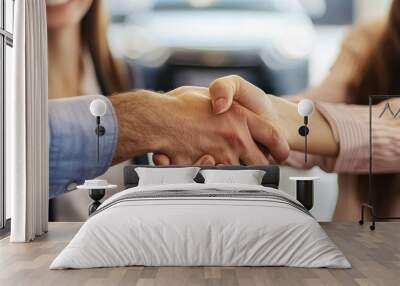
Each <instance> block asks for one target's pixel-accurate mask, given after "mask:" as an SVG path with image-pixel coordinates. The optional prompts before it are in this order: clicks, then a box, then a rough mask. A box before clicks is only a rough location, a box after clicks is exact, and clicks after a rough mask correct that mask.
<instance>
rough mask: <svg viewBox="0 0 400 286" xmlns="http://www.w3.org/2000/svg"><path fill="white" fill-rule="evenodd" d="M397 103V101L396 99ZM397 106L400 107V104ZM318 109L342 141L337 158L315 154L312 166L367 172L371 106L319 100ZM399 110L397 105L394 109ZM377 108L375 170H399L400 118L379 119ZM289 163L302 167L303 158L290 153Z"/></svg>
mask: <svg viewBox="0 0 400 286" xmlns="http://www.w3.org/2000/svg"><path fill="white" fill-rule="evenodd" d="M397 103H398V101H397ZM396 106H399V107H400V104H397V105H396ZM316 107H317V109H318V110H319V111H320V112H321V113H322V114H323V115H324V117H325V118H326V120H327V121H328V123H329V125H330V126H331V128H332V131H333V134H334V137H335V140H336V141H337V142H338V143H339V148H340V151H339V154H338V156H337V157H336V158H332V157H328V158H327V157H321V156H313V157H312V159H311V160H310V164H309V165H308V166H304V165H303V167H310V166H311V165H318V166H320V167H321V168H322V169H325V170H327V171H336V172H338V173H367V172H368V168H369V107H368V106H357V105H348V104H333V103H326V102H318V103H317V104H316ZM395 109H396V110H397V108H395ZM380 110H381V108H379V109H378V108H377V109H374V113H373V118H374V120H373V124H372V148H373V168H374V172H398V171H400V118H397V119H393V118H392V117H390V116H386V117H384V118H381V119H378V115H377V112H379V111H380ZM288 163H289V164H290V165H293V166H297V167H299V166H300V164H301V157H300V156H299V155H298V154H291V156H290V158H289V160H288Z"/></svg>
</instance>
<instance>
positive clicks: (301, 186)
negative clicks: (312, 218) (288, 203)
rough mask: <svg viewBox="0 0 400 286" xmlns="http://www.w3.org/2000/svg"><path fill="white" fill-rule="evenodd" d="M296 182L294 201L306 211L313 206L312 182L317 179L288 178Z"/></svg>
mask: <svg viewBox="0 0 400 286" xmlns="http://www.w3.org/2000/svg"><path fill="white" fill-rule="evenodd" d="M289 179H290V180H292V181H296V199H297V200H298V201H299V202H300V203H302V205H303V206H304V207H305V208H306V209H307V210H311V209H312V208H313V206H314V181H315V180H318V179H319V177H289Z"/></svg>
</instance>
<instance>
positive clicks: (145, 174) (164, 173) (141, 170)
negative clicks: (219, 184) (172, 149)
mask: <svg viewBox="0 0 400 286" xmlns="http://www.w3.org/2000/svg"><path fill="white" fill-rule="evenodd" d="M199 170H200V168H199V167H182V168H146V167H137V168H135V171H136V173H137V174H138V176H139V184H138V185H139V186H148V185H167V184H186V183H195V181H194V180H193V179H194V178H195V177H196V175H197V173H198V172H199Z"/></svg>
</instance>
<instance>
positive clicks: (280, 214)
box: [50, 184, 350, 269]
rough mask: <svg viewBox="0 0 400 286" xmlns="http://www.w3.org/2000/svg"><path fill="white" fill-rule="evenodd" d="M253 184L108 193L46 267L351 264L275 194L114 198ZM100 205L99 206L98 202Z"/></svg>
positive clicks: (310, 220)
mask: <svg viewBox="0 0 400 286" xmlns="http://www.w3.org/2000/svg"><path fill="white" fill-rule="evenodd" d="M205 189H214V190H217V191H246V190H258V191H260V190H261V191H265V192H268V193H270V194H277V195H279V196H284V197H286V198H289V199H290V200H291V201H293V202H296V203H297V204H299V203H298V202H297V201H296V200H295V199H294V198H292V197H291V196H289V195H287V194H285V193H284V192H282V191H279V190H276V189H272V188H266V187H262V186H254V185H237V184H236V185H232V184H179V185H164V186H142V187H135V188H131V189H128V190H125V191H123V192H121V193H118V194H116V195H114V196H113V197H111V198H109V199H108V200H106V201H105V202H104V203H103V204H102V205H101V206H100V208H99V209H100V211H99V212H98V213H97V214H95V215H94V216H92V217H91V218H89V219H88V221H86V222H85V224H84V225H83V226H82V227H81V229H80V230H79V232H78V233H77V234H76V235H75V237H74V238H73V239H72V241H71V242H70V243H69V244H68V245H67V247H65V249H64V250H63V251H62V252H61V253H60V254H59V255H58V256H57V258H56V259H55V260H54V261H53V262H52V264H51V266H50V269H63V268H91V267H114V266H128V265H145V266H194V265H198V266H200V265H214V266H241V265H243V266H244V265H246V266H294V267H333V268H349V267H350V263H349V262H348V261H347V259H346V258H345V257H344V255H343V254H342V253H341V251H340V250H338V249H337V247H336V246H335V244H334V243H333V242H332V241H331V240H330V239H329V237H328V236H327V235H326V233H325V232H324V231H323V229H322V228H321V227H320V225H319V224H318V223H317V222H316V220H315V219H314V218H313V217H312V216H310V215H308V214H307V213H305V212H303V211H301V210H299V209H298V208H296V207H293V206H292V205H290V204H285V203H282V202H279V201H274V200H264V199H261V198H260V199H258V198H244V197H240V198H236V197H234V196H233V197H226V198H220V197H200V198H198V197H182V198H179V197H173V198H150V199H140V200H121V201H120V202H118V203H114V204H113V203H112V202H113V201H114V202H115V200H117V201H118V199H120V198H122V197H124V196H126V195H128V196H129V194H137V193H133V192H146V191H160V192H163V191H168V190H191V191H199V192H200V191H203V192H206V191H207V190H205ZM102 208H103V210H101V209H102Z"/></svg>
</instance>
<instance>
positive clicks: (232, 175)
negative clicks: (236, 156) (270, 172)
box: [200, 169, 265, 185]
mask: <svg viewBox="0 0 400 286" xmlns="http://www.w3.org/2000/svg"><path fill="white" fill-rule="evenodd" d="M200 173H201V174H202V176H203V177H204V183H205V184H212V183H224V184H246V185H261V182H262V179H263V177H264V175H265V171H262V170H211V169H210V170H202V171H200Z"/></svg>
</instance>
